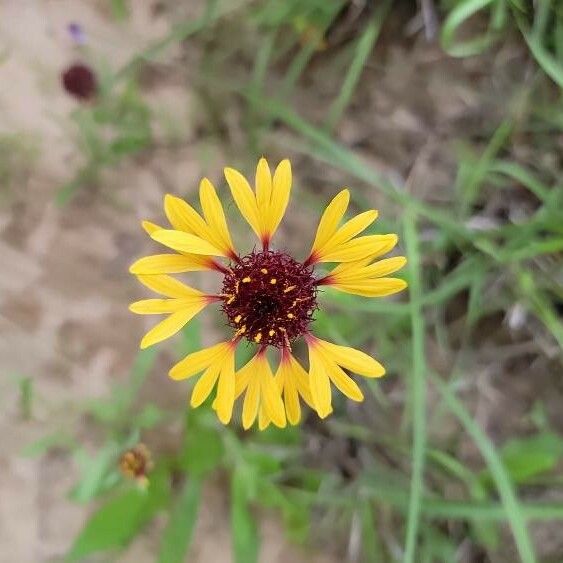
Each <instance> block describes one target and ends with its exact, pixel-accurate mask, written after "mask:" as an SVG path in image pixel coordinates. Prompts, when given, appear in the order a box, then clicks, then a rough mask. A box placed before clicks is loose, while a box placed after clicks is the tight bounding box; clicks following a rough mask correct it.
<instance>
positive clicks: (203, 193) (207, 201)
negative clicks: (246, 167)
mask: <svg viewBox="0 0 563 563" xmlns="http://www.w3.org/2000/svg"><path fill="white" fill-rule="evenodd" d="M199 200H200V202H201V208H202V209H203V215H204V217H205V220H206V221H207V224H208V225H209V229H210V231H211V235H212V237H213V240H212V241H211V242H213V244H215V245H216V246H217V247H218V248H220V249H221V250H223V252H224V253H225V254H227V255H228V254H234V253H235V251H234V247H233V241H232V240H231V235H230V233H229V227H228V226H227V219H226V218H225V212H224V211H223V206H222V205H221V201H220V200H219V198H218V197H217V192H216V191H215V188H214V187H213V184H212V183H211V182H210V181H209V180H208V179H207V178H204V179H203V180H202V181H201V183H200V185H199Z"/></svg>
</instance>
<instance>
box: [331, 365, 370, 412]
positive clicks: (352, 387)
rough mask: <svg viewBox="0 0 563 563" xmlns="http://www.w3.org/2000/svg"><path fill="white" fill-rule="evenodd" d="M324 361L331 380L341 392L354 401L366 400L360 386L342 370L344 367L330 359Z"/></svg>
mask: <svg viewBox="0 0 563 563" xmlns="http://www.w3.org/2000/svg"><path fill="white" fill-rule="evenodd" d="M323 363H324V366H325V369H326V372H327V374H328V376H329V378H330V380H331V381H332V382H333V383H334V385H335V386H336V387H337V389H338V390H339V391H340V392H341V393H343V394H344V395H346V397H348V398H349V399H352V400H353V401H358V402H359V401H363V400H364V394H363V393H362V391H361V389H360V388H359V387H358V385H357V384H356V382H355V381H353V380H352V378H351V377H350V376H349V375H347V374H346V373H345V372H344V371H343V370H342V368H340V367H339V366H337V365H336V363H334V362H332V361H330V360H328V361H324V362H323Z"/></svg>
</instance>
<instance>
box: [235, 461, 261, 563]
mask: <svg viewBox="0 0 563 563" xmlns="http://www.w3.org/2000/svg"><path fill="white" fill-rule="evenodd" d="M247 481H248V479H247V477H246V475H245V471H244V470H242V469H240V468H236V469H235V472H234V474H233V477H232V479H231V534H232V537H233V552H234V558H235V561H236V563H253V562H256V561H258V549H259V541H258V531H257V529H256V522H255V521H254V518H253V517H252V514H251V513H250V510H249V506H248V501H249V497H248V486H247V485H248V483H247Z"/></svg>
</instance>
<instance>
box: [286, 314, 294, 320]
mask: <svg viewBox="0 0 563 563" xmlns="http://www.w3.org/2000/svg"><path fill="white" fill-rule="evenodd" d="M294 316H295V315H294V314H293V313H288V314H287V318H288V319H293V317H294Z"/></svg>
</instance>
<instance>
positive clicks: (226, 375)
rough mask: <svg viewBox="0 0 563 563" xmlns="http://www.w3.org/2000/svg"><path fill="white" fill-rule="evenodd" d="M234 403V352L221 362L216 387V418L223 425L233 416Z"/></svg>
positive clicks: (232, 348) (229, 353)
mask: <svg viewBox="0 0 563 563" xmlns="http://www.w3.org/2000/svg"><path fill="white" fill-rule="evenodd" d="M234 402H235V350H234V347H232V346H231V347H230V348H229V352H227V354H226V355H225V357H224V358H223V359H222V360H221V375H220V376H219V385H218V386H217V416H218V417H219V420H220V421H221V422H222V423H223V424H228V423H229V421H230V420H231V416H232V414H233V404H234Z"/></svg>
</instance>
